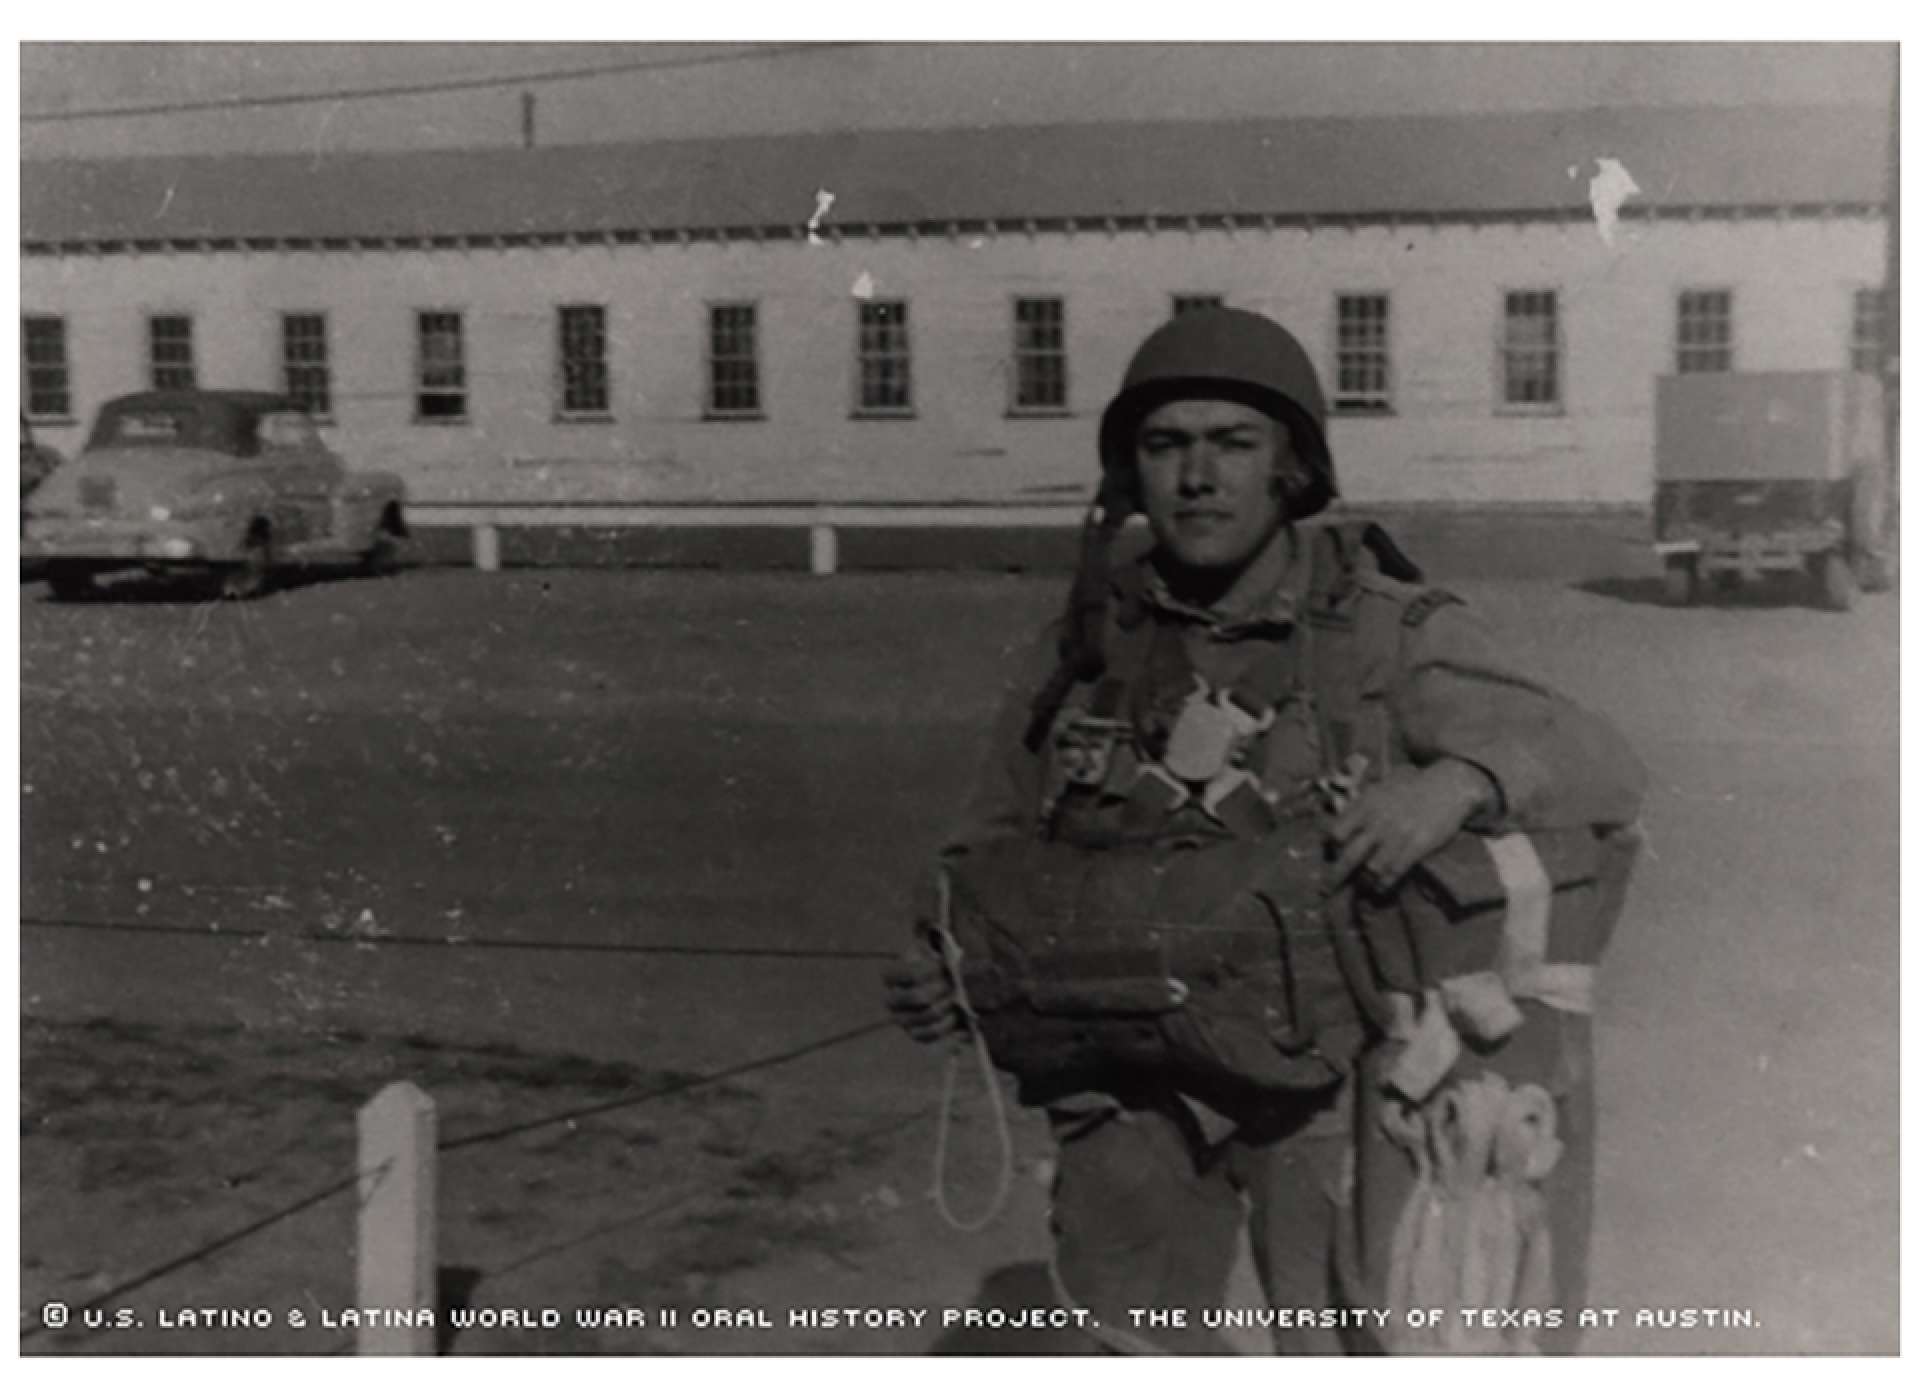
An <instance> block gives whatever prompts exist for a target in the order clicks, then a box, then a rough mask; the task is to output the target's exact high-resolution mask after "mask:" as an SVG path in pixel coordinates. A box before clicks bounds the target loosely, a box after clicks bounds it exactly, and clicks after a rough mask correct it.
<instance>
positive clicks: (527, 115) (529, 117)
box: [520, 92, 533, 151]
mask: <svg viewBox="0 0 1920 1400" xmlns="http://www.w3.org/2000/svg"><path fill="white" fill-rule="evenodd" d="M520 145H521V146H522V147H523V148H524V149H526V150H529V151H530V150H532V149H533V94H532V93H530V92H523V93H521V94H520Z"/></svg>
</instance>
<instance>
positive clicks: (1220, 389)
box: [1100, 307, 1337, 519]
mask: <svg viewBox="0 0 1920 1400" xmlns="http://www.w3.org/2000/svg"><path fill="white" fill-rule="evenodd" d="M1175 399H1228V400H1231V401H1233V402H1235V403H1244V404H1247V405H1248V406H1250V407H1252V408H1257V409H1259V410H1260V411H1261V412H1262V413H1265V414H1267V415H1269V416H1270V417H1272V418H1274V419H1277V420H1278V421H1279V422H1281V423H1284V424H1285V425H1286V427H1287V431H1288V433H1289V434H1291V436H1292V438H1293V450H1294V453H1295V455H1296V456H1298V457H1299V459H1300V461H1301V462H1302V464H1304V465H1305V466H1306V467H1307V468H1308V469H1309V470H1310V471H1311V472H1312V474H1313V481H1312V483H1311V484H1310V485H1309V486H1308V487H1306V488H1305V489H1304V490H1302V491H1299V492H1297V493H1295V494H1294V495H1293V496H1292V497H1291V498H1290V499H1289V501H1288V503H1287V504H1288V510H1289V513H1290V514H1291V515H1292V516H1293V518H1295V519H1304V518H1305V517H1307V516H1309V515H1316V514H1318V513H1319V512H1320V511H1322V510H1324V509H1326V507H1327V505H1328V503H1329V502H1331V501H1332V500H1333V498H1334V496H1335V495H1336V494H1337V488H1336V486H1335V484H1334V477H1333V454H1332V453H1331V452H1330V451H1328V449H1327V432H1326V421H1327V401H1326V398H1325V397H1324V396H1323V395H1322V394H1321V392H1320V379H1319V376H1318V375H1316V374H1315V373H1314V371H1313V362H1312V361H1311V360H1309V359H1308V358H1307V352H1306V351H1305V350H1304V349H1302V348H1301V345H1300V342H1299V341H1297V340H1295V339H1294V338H1293V336H1292V335H1291V334H1290V333H1289V332H1288V331H1287V330H1286V328H1285V327H1283V326H1281V325H1280V323H1279V322H1277V321H1273V320H1270V319H1269V318H1267V317H1265V316H1261V315H1259V314H1257V313H1255V312H1252V311H1242V310H1240V309H1238V308H1236V307H1205V308H1202V309H1200V310H1197V311H1189V312H1185V313H1183V314H1182V315H1179V316H1176V317H1174V319H1173V320H1171V321H1169V322H1168V323H1167V324H1166V325H1164V326H1162V327H1160V329H1159V330H1157V331H1155V332H1154V333H1153V334H1152V335H1150V336H1148V337H1147V339H1146V342H1145V343H1144V344H1142V345H1141V347H1140V348H1139V350H1137V351H1136V352H1135V353H1134V356H1133V359H1132V361H1131V362H1130V363H1129V364H1128V365H1127V372H1126V376H1125V377H1124V378H1123V379H1122V380H1121V382H1120V392H1119V393H1118V394H1116V395H1114V398H1113V402H1112V403H1110V404H1108V405H1107V411H1106V413H1105V414H1104V415H1103V416H1102V417H1101V419H1100V467H1101V472H1102V479H1101V487H1100V503H1101V505H1102V506H1103V507H1104V508H1105V509H1106V512H1107V514H1108V516H1109V517H1110V518H1120V517H1125V516H1127V515H1131V514H1133V513H1134V512H1136V511H1138V510H1140V509H1141V501H1140V485H1139V480H1138V468H1137V464H1136V462H1135V458H1134V435H1135V433H1136V432H1137V431H1138V429H1139V426H1140V420H1141V419H1142V418H1144V417H1146V416H1147V414H1149V413H1151V412H1153V410H1154V409H1156V408H1158V407H1160V405H1162V404H1164V403H1170V402H1172V401H1173V400H1175Z"/></svg>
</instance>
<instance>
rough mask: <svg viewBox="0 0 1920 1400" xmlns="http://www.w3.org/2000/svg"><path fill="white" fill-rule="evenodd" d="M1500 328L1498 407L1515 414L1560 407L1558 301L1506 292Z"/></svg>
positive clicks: (1550, 295)
mask: <svg viewBox="0 0 1920 1400" xmlns="http://www.w3.org/2000/svg"><path fill="white" fill-rule="evenodd" d="M1502 310H1503V314H1502V317H1501V325H1500V403H1501V406H1502V407H1504V408H1508V409H1515V410H1529V409H1531V410H1550V409H1557V408H1559V407H1560V395H1561V387H1562V386H1561V383H1560V296H1559V293H1557V292H1553V291H1525V292H1508V293H1507V294H1506V296H1505V299H1504V302H1503V308H1502Z"/></svg>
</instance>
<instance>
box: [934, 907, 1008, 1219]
mask: <svg viewBox="0 0 1920 1400" xmlns="http://www.w3.org/2000/svg"><path fill="white" fill-rule="evenodd" d="M939 881H940V915H939V922H938V923H937V924H935V925H934V930H933V931H934V933H935V934H937V935H938V936H939V939H940V961H941V963H942V964H943V965H944V966H945V967H946V970H947V978H948V980H949V981H950V982H952V984H953V994H954V996H955V997H956V998H957V999H958V1000H959V1003H960V1019H961V1025H962V1029H963V1030H964V1031H965V1033H966V1035H967V1037H968V1039H970V1040H971V1041H972V1042H973V1050H974V1055H975V1058H976V1059H977V1060H978V1062H979V1065H980V1077H981V1079H983V1080H984V1081H985V1082H986V1086H987V1098H988V1099H989V1100H990V1101H991V1102H992V1104H993V1121H994V1127H995V1128H996V1129H997V1130H998V1134H999V1138H1000V1179H999V1181H998V1183H997V1184H996V1185H995V1187H994V1191H993V1199H992V1200H991V1201H990V1202H989V1203H988V1205H987V1209H986V1211H985V1213H984V1214H982V1215H979V1216H977V1217H975V1218H974V1219H972V1220H962V1219H960V1218H959V1217H958V1216H956V1215H955V1214H954V1213H953V1208H952V1207H951V1206H950V1205H948V1203H947V1139H948V1130H949V1128H950V1127H951V1125H952V1122H953V1089H954V1081H955V1079H956V1077H957V1076H958V1074H959V1072H960V1053H961V1047H960V1046H959V1045H957V1044H955V1045H949V1047H948V1049H947V1070H946V1079H945V1082H944V1083H943V1084H942V1086H941V1089H940V1127H939V1131H938V1133H937V1135H936V1137H935V1141H934V1148H933V1204H934V1209H936V1210H938V1211H939V1212H940V1218H941V1219H942V1220H944V1221H946V1222H947V1224H949V1225H951V1226H952V1227H953V1228H954V1229H956V1230H960V1231H964V1232H965V1233H967V1234H970V1235H971V1234H978V1233H979V1232H980V1231H982V1230H984V1229H986V1228H987V1226H989V1225H991V1224H992V1223H993V1222H994V1220H995V1219H997V1218H998V1217H999V1214H1000V1211H1001V1209H1002V1208H1003V1207H1005V1205H1006V1203H1007V1195H1008V1193H1009V1192H1010V1191H1011V1190H1012V1189H1013V1131H1012V1129H1010V1128H1009V1127H1008V1126H1007V1106H1006V1102H1005V1101H1004V1100H1003V1099H1002V1098H1001V1096H1000V1077H999V1075H998V1074H996V1073H995V1071H994V1068H993V1057H992V1056H991V1055H989V1054H988V1053H987V1042H986V1041H985V1040H984V1039H982V1037H981V1035H980V1027H979V1021H978V1020H977V1018H976V1017H975V1015H974V1011H973V1003H972V1002H971V1001H970V1000H969V999H968V997H967V984H966V980H965V979H964V978H963V977H962V976H961V975H960V961H961V958H962V956H963V954H962V953H961V951H960V944H959V943H958V942H957V941H955V939H954V936H953V884H952V880H951V879H950V877H949V876H948V874H947V872H946V870H945V869H942V870H941V871H940V872H939Z"/></svg>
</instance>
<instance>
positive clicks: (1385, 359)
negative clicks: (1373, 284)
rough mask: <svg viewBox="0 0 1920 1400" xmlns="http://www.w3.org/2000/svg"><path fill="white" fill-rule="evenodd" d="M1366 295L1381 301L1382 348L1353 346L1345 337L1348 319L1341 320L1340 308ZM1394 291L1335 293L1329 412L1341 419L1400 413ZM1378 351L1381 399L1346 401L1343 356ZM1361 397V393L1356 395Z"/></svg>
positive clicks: (1382, 289) (1365, 289)
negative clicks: (1341, 389) (1342, 391)
mask: <svg viewBox="0 0 1920 1400" xmlns="http://www.w3.org/2000/svg"><path fill="white" fill-rule="evenodd" d="M1362 298H1368V299H1377V300H1378V301H1379V302H1380V303H1381V308H1382V309H1381V316H1380V322H1381V335H1380V344H1379V345H1378V347H1377V348H1376V347H1367V346H1358V347H1352V348H1349V347H1348V346H1347V345H1346V344H1345V342H1344V341H1343V339H1342V337H1341V332H1342V330H1343V328H1344V327H1345V325H1346V322H1345V321H1343V320H1342V319H1341V315H1340V309H1341V304H1342V303H1343V302H1346V301H1349V300H1354V301H1357V300H1360V299H1362ZM1393 322H1394V318H1393V293H1392V292H1390V291H1388V290H1386V289H1385V288H1349V289H1346V290H1340V289H1336V290H1335V291H1334V293H1333V355H1332V363H1333V374H1332V376H1331V380H1332V382H1331V384H1330V385H1329V387H1330V388H1331V390H1332V393H1330V394H1329V395H1328V396H1327V411H1328V412H1329V413H1332V414H1334V415H1335V416H1336V417H1340V418H1392V417H1394V416H1395V415H1396V414H1397V413H1398V412H1399V403H1398V393H1397V385H1396V384H1395V380H1394V373H1393V369H1394V353H1393V351H1394V329H1393ZM1376 353H1377V354H1378V356H1379V358H1380V377H1381V382H1382V387H1381V391H1380V393H1379V394H1378V395H1377V396H1375V397H1377V398H1379V399H1380V400H1381V402H1379V403H1377V404H1375V403H1346V402H1342V398H1343V396H1342V394H1341V391H1340V376H1341V372H1342V370H1343V369H1344V367H1345V366H1344V361H1343V359H1342V357H1343V356H1345V355H1348V354H1354V355H1361V354H1376ZM1352 397H1355V398H1358V397H1359V396H1358V395H1355V396H1352Z"/></svg>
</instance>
